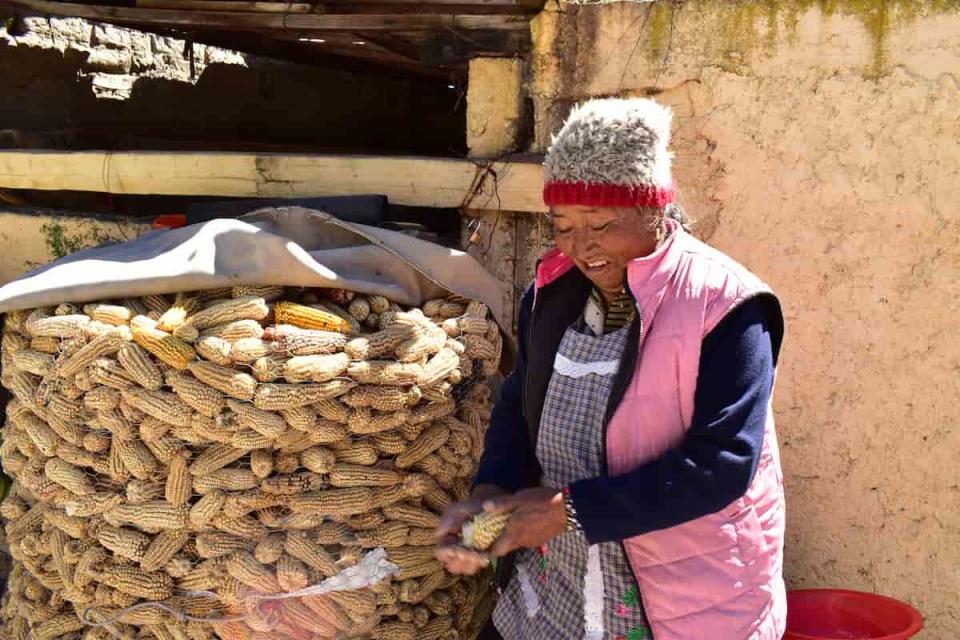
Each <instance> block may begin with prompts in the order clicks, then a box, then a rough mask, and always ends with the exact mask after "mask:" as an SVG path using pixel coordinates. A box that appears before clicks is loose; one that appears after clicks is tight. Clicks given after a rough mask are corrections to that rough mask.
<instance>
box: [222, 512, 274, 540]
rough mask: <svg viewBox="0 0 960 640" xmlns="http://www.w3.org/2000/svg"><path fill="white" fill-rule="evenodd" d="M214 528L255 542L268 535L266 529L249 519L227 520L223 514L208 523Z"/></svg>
mask: <svg viewBox="0 0 960 640" xmlns="http://www.w3.org/2000/svg"><path fill="white" fill-rule="evenodd" d="M210 524H212V525H213V526H214V528H216V529H219V530H220V531H225V532H227V533H232V534H233V535H235V536H240V537H241V538H246V539H248V540H252V541H253V542H257V541H258V540H261V539H263V538H265V537H266V536H267V534H268V532H267V529H266V527H264V526H263V525H261V524H260V523H259V522H257V521H256V520H255V519H253V518H250V517H242V518H227V517H225V516H224V515H223V513H221V514H219V515H217V516H216V517H214V519H213V520H211V521H210Z"/></svg>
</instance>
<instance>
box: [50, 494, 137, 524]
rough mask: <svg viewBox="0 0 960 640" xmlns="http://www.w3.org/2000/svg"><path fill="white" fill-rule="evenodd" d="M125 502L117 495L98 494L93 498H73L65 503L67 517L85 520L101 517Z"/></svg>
mask: <svg viewBox="0 0 960 640" xmlns="http://www.w3.org/2000/svg"><path fill="white" fill-rule="evenodd" d="M121 502H123V496H121V495H118V494H116V493H96V494H94V495H92V496H82V497H78V498H72V499H70V500H67V501H66V502H65V503H64V508H65V509H66V512H67V515H70V516H76V517H81V518H85V517H88V516H99V515H102V514H104V513H106V512H107V511H109V510H110V509H112V508H113V507H115V506H117V505H119V504H120V503H121Z"/></svg>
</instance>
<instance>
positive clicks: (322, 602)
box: [300, 595, 353, 631]
mask: <svg viewBox="0 0 960 640" xmlns="http://www.w3.org/2000/svg"><path fill="white" fill-rule="evenodd" d="M300 602H302V603H303V604H305V605H306V606H307V607H308V608H309V609H310V610H311V611H313V612H314V614H316V617H318V618H320V619H321V620H324V621H328V622H330V623H331V624H332V625H333V626H334V627H336V628H337V629H340V630H341V631H344V630H346V629H348V628H349V627H350V626H351V625H352V624H353V623H352V622H351V620H350V617H349V616H347V614H346V613H344V611H343V609H341V608H340V606H339V605H337V604H335V603H334V602H333V601H332V600H331V599H330V597H329V596H326V595H319V596H305V597H303V598H300Z"/></svg>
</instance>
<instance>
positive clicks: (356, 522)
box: [347, 511, 387, 536]
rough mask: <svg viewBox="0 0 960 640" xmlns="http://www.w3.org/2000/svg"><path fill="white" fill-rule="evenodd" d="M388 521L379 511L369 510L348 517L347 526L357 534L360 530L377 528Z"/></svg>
mask: <svg viewBox="0 0 960 640" xmlns="http://www.w3.org/2000/svg"><path fill="white" fill-rule="evenodd" d="M386 521H387V519H386V517H384V515H383V514H382V513H380V512H379V511H367V512H366V513H358V514H357V515H355V516H350V517H349V518H347V526H348V527H349V528H350V529H351V531H353V533H354V536H356V535H357V534H358V533H359V532H360V531H366V530H368V529H376V528H377V527H379V526H380V525H382V524H383V523H384V522H386Z"/></svg>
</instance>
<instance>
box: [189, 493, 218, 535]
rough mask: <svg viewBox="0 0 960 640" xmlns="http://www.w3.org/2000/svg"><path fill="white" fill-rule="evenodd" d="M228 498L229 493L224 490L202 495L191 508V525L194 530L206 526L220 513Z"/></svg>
mask: <svg viewBox="0 0 960 640" xmlns="http://www.w3.org/2000/svg"><path fill="white" fill-rule="evenodd" d="M226 500H227V495H226V494H225V493H224V492H222V491H211V492H210V493H207V494H206V495H204V496H202V497H201V498H200V499H199V500H197V502H196V503H194V505H193V507H191V509H190V516H189V518H190V527H191V528H192V529H194V530H197V529H203V528H204V527H206V526H207V524H209V523H210V521H211V520H213V519H214V518H215V517H216V516H217V514H219V513H220V510H221V509H222V508H223V504H224V502H226Z"/></svg>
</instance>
